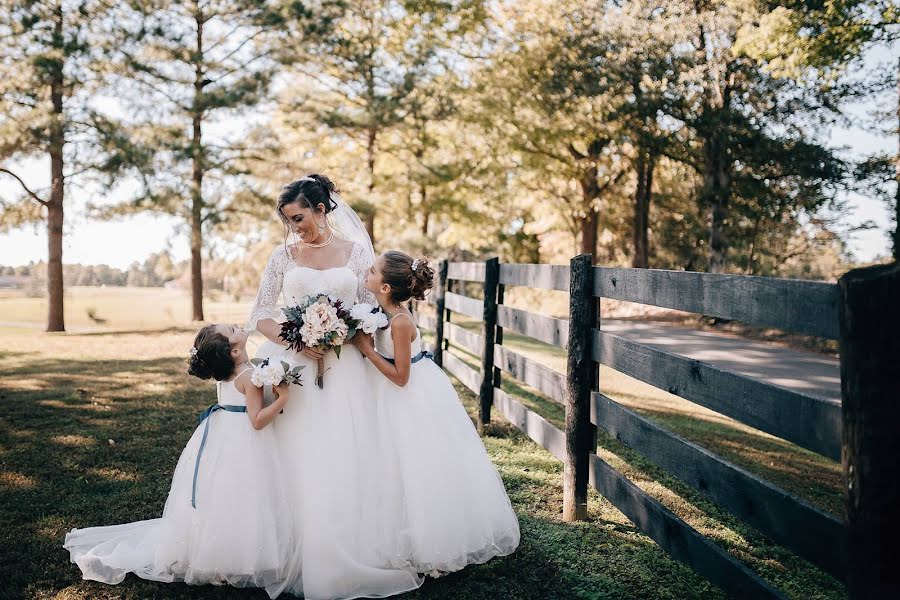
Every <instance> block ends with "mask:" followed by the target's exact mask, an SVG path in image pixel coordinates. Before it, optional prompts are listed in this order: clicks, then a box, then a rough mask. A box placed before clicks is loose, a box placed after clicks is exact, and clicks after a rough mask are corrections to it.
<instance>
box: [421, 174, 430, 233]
mask: <svg viewBox="0 0 900 600" xmlns="http://www.w3.org/2000/svg"><path fill="white" fill-rule="evenodd" d="M427 193H428V188H427V187H426V186H425V184H422V191H421V194H422V235H423V236H426V237H427V236H428V224H429V222H430V221H431V211H430V210H429V209H428V204H427V196H426V194H427Z"/></svg>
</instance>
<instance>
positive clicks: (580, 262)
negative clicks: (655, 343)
mask: <svg viewBox="0 0 900 600" xmlns="http://www.w3.org/2000/svg"><path fill="white" fill-rule="evenodd" d="M591 267H592V257H591V255H590V254H580V255H579V256H576V257H575V258H573V259H572V260H571V262H570V263H569V351H568V360H567V366H566V375H567V377H566V379H567V387H566V462H565V468H564V471H563V520H564V521H582V520H585V519H587V488H588V470H589V465H590V463H589V460H588V458H589V455H590V452H591V450H593V449H594V447H592V444H595V443H596V432H595V430H594V427H593V425H592V424H591V388H592V387H593V385H594V375H593V372H592V367H593V360H592V359H591V329H592V328H593V325H594V322H595V319H596V314H595V308H594V289H593V278H592V277H591V274H592V268H591Z"/></svg>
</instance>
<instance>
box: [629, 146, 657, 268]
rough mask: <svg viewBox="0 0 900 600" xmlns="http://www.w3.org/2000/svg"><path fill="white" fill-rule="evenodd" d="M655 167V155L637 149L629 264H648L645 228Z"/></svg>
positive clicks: (640, 266)
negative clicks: (631, 255) (631, 254)
mask: <svg viewBox="0 0 900 600" xmlns="http://www.w3.org/2000/svg"><path fill="white" fill-rule="evenodd" d="M655 168H656V157H655V156H653V154H652V153H650V152H649V151H647V150H646V149H645V148H641V149H640V150H639V151H638V157H637V165H636V171H637V189H636V190H635V194H634V223H633V225H632V240H633V243H634V256H633V257H632V261H631V266H632V267H634V268H636V269H646V268H648V267H649V265H650V259H649V252H650V251H649V241H648V238H647V230H648V229H649V228H650V198H651V195H652V194H653V171H654V169H655Z"/></svg>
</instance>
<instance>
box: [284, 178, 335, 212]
mask: <svg viewBox="0 0 900 600" xmlns="http://www.w3.org/2000/svg"><path fill="white" fill-rule="evenodd" d="M336 193H338V190H337V188H335V186H334V183H333V182H332V181H331V180H330V179H328V178H327V177H325V176H324V175H319V174H318V173H313V174H312V175H307V176H306V177H301V178H300V179H298V180H297V181H293V182H291V183H289V184H287V185H286V186H284V189H283V190H281V194H280V195H279V196H278V206H277V207H276V210H277V211H278V216H279V217H281V220H282V221H284V222H285V223H287V218H286V217H285V216H284V212H282V209H283V208H284V207H285V206H287V205H288V204H293V203H294V202H302V203H304V204H305V205H306V206H307V207H309V208H311V209H312V210H313V211H317V210H318V206H319V205H320V204H322V205H324V206H325V212H326V213H330V212H331V211H333V210H334V209H335V208H337V204H336V203H335V202H334V200H333V199H332V198H331V194H336Z"/></svg>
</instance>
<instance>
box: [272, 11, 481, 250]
mask: <svg viewBox="0 0 900 600" xmlns="http://www.w3.org/2000/svg"><path fill="white" fill-rule="evenodd" d="M319 11H320V12H321V13H322V14H324V15H327V16H328V18H329V20H330V24H329V25H328V26H327V27H322V28H319V29H318V30H316V31H314V32H310V34H309V36H308V43H306V44H296V43H293V42H292V43H291V44H290V50H291V51H293V52H295V57H294V61H295V63H296V65H295V66H296V69H297V70H299V71H300V72H301V73H304V74H305V75H307V76H308V77H309V78H311V79H312V80H313V81H314V82H315V85H312V86H305V89H304V90H301V89H297V90H296V93H294V94H291V95H290V96H287V98H288V99H287V102H286V103H285V105H284V107H283V110H284V111H285V112H290V111H303V112H307V113H309V114H311V115H313V116H314V118H315V120H316V121H317V122H319V123H322V124H324V125H326V126H327V127H328V128H329V129H331V130H332V131H334V132H340V133H342V134H343V135H346V136H347V137H348V138H349V139H350V140H353V141H354V142H355V143H356V144H358V145H359V146H360V147H361V148H362V149H363V150H364V152H365V157H366V167H367V172H368V189H367V191H368V195H369V197H370V198H369V201H357V202H355V203H354V204H355V208H357V210H358V211H359V212H360V213H361V214H363V215H364V218H365V219H366V221H367V227H368V229H369V233H370V234H371V235H372V236H373V239H374V233H375V231H374V221H375V212H376V205H375V203H374V202H372V201H371V200H372V198H371V197H372V195H373V193H374V191H375V189H376V187H377V186H378V184H379V173H378V161H379V156H380V154H381V152H382V146H383V145H384V144H383V138H385V137H386V136H388V135H389V134H390V133H391V132H392V131H393V130H394V129H395V128H397V127H398V126H400V125H401V124H402V123H403V122H404V120H406V119H407V118H409V117H410V115H411V113H412V112H413V111H414V110H415V108H416V107H421V106H422V105H421V103H420V100H419V99H420V95H419V94H417V92H421V90H422V89H423V88H425V87H427V86H428V85H429V83H430V82H432V81H433V80H434V79H437V78H440V77H441V76H442V74H443V73H445V72H446V70H447V68H448V62H449V61H451V60H452V56H453V51H452V50H453V49H454V48H456V47H457V46H458V45H459V44H460V43H461V41H462V40H463V39H464V38H465V37H466V36H467V35H469V34H470V32H471V31H472V30H473V28H475V27H477V26H478V25H479V23H481V21H482V20H483V18H484V12H483V8H482V1H481V0H451V1H446V2H400V1H398V0H379V1H372V0H349V1H348V0H331V1H328V2H323V3H322V5H321V6H320V7H319Z"/></svg>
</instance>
